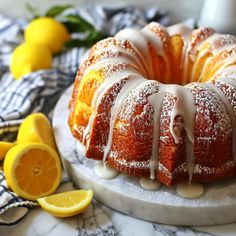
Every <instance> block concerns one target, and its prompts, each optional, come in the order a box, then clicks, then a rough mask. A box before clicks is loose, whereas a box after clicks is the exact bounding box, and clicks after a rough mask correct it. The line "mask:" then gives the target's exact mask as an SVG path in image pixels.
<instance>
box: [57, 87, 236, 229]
mask: <svg viewBox="0 0 236 236" xmlns="http://www.w3.org/2000/svg"><path fill="white" fill-rule="evenodd" d="M71 92H72V88H69V89H68V90H67V91H66V92H65V93H64V95H63V96H62V97H61V99H60V100H59V102H58V104H57V106H56V108H55V112H54V118H53V126H54V132H55V138H56V142H57V145H58V149H59V152H60V154H61V156H62V158H63V162H64V166H65V167H66V169H67V171H68V173H69V175H70V177H71V178H72V179H73V181H74V182H75V183H76V184H77V185H78V186H80V187H82V188H91V189H93V190H94V196H95V198H96V199H97V200H99V201H100V202H102V203H104V204H105V205H107V206H109V207H111V208H113V209H115V210H118V211H120V212H123V213H126V214H128V215H131V216H135V217H138V218H141V219H144V220H149V221H153V222H158V223H164V224H174V225H195V226H199V225H215V224H223V223H230V222H235V221H236V181H235V179H231V180H228V181H222V182H220V183H216V184H208V185H204V189H205V192H204V194H203V196H201V197H200V198H197V199H185V198H182V197H180V196H179V195H178V194H177V193H176V189H175V187H165V186H162V187H161V188H160V189H159V190H157V191H148V190H145V189H143V188H141V187H140V185H139V183H138V178H134V177H129V176H127V175H124V174H120V175H119V176H118V177H117V178H115V179H112V180H104V179H101V178H99V177H98V176H97V175H96V174H95V172H94V165H95V163H96V162H95V161H93V160H88V159H86V158H84V156H83V150H82V149H76V143H77V141H76V140H75V139H74V138H73V137H72V135H71V133H70V131H69V128H68V125H67V119H68V103H69V99H70V97H71Z"/></svg>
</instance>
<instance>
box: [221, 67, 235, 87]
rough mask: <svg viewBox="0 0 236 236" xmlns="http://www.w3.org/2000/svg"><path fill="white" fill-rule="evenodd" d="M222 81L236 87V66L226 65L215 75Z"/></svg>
mask: <svg viewBox="0 0 236 236" xmlns="http://www.w3.org/2000/svg"><path fill="white" fill-rule="evenodd" d="M217 77H219V79H220V80H221V81H222V82H225V83H227V84H229V85H230V86H232V87H234V88H236V66H235V65H233V66H228V67H226V68H224V70H223V71H222V72H221V73H220V74H218V75H217Z"/></svg>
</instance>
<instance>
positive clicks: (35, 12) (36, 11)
mask: <svg viewBox="0 0 236 236" xmlns="http://www.w3.org/2000/svg"><path fill="white" fill-rule="evenodd" d="M25 7H26V9H27V10H28V12H29V13H30V14H31V15H32V17H33V18H38V17H39V16H40V13H39V9H38V8H37V7H35V6H33V5H31V4H30V3H29V2H26V4H25Z"/></svg>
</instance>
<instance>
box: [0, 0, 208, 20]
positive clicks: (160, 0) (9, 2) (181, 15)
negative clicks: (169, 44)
mask: <svg viewBox="0 0 236 236" xmlns="http://www.w3.org/2000/svg"><path fill="white" fill-rule="evenodd" d="M26 2H30V3H31V4H32V5H35V6H37V7H38V8H39V9H40V10H42V11H44V10H45V9H47V8H48V7H49V6H53V5H55V4H63V5H64V4H73V5H75V6H77V7H80V6H83V5H88V4H102V5H115V4H116V5H119V4H132V5H134V4H135V5H139V6H140V7H147V6H158V7H160V8H161V9H165V10H167V11H169V12H170V13H171V23H172V22H175V23H176V22H178V21H183V20H185V19H188V18H195V19H198V17H199V14H200V11H201V7H202V4H203V2H204V0H194V1H190V0H119V1H116V2H119V4H117V3H114V2H115V1H109V0H97V1H96V0H50V1H49V0H31V1H29V0H28V1H27V0H0V14H5V15H7V16H10V17H13V18H27V16H29V15H28V13H27V10H26V8H25V4H26Z"/></svg>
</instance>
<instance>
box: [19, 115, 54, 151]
mask: <svg viewBox="0 0 236 236" xmlns="http://www.w3.org/2000/svg"><path fill="white" fill-rule="evenodd" d="M17 143H44V144H47V145H49V146H50V147H52V148H53V149H54V150H57V148H56V144H55V140H54V135H53V129H52V127H51V125H50V122H49V120H48V118H47V117H46V116H45V115H44V114H43V113H34V114H31V115H28V116H27V117H26V118H25V119H24V121H23V122H22V124H21V126H20V128H19V131H18V135H17Z"/></svg>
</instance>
